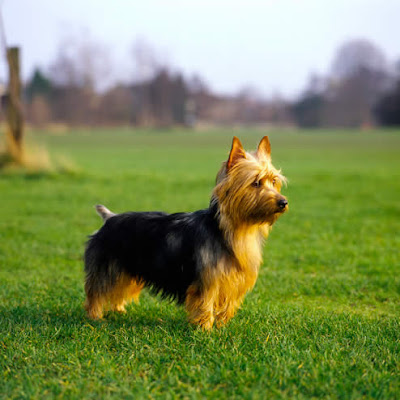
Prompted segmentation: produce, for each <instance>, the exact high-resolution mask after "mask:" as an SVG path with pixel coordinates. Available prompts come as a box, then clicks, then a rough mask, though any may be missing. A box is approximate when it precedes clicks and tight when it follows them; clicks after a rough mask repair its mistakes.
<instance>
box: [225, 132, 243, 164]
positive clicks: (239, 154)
mask: <svg viewBox="0 0 400 400" xmlns="http://www.w3.org/2000/svg"><path fill="white" fill-rule="evenodd" d="M242 158H246V152H245V151H244V148H243V146H242V143H240V140H239V139H238V138H237V137H236V136H234V137H233V141H232V148H231V152H230V153H229V157H228V161H227V162H226V169H227V170H228V171H229V170H230V169H231V168H232V167H233V166H234V165H235V164H236V163H237V162H238V161H239V160H241V159H242Z"/></svg>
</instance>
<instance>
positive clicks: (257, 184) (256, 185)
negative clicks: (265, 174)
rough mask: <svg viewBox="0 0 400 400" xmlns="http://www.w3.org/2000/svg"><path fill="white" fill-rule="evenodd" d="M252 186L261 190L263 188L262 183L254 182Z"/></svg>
mask: <svg viewBox="0 0 400 400" xmlns="http://www.w3.org/2000/svg"><path fill="white" fill-rule="evenodd" d="M252 186H253V187H255V188H259V187H260V186H261V183H260V181H254V182H253V183H252Z"/></svg>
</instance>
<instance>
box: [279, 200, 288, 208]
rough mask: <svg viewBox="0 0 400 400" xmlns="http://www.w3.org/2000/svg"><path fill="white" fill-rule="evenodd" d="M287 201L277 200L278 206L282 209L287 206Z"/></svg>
mask: <svg viewBox="0 0 400 400" xmlns="http://www.w3.org/2000/svg"><path fill="white" fill-rule="evenodd" d="M287 204H288V202H287V200H286V199H281V200H278V207H279V208H280V209H281V210H283V209H284V208H285V207H286V206H287Z"/></svg>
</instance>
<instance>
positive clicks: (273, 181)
mask: <svg viewBox="0 0 400 400" xmlns="http://www.w3.org/2000/svg"><path fill="white" fill-rule="evenodd" d="M272 184H273V185H274V186H275V185H276V178H274V179H272Z"/></svg>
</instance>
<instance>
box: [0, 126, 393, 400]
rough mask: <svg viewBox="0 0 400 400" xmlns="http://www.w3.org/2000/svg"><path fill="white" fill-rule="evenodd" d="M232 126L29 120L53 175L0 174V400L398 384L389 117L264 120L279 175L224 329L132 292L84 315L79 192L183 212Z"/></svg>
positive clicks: (82, 196)
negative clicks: (281, 185)
mask: <svg viewBox="0 0 400 400" xmlns="http://www.w3.org/2000/svg"><path fill="white" fill-rule="evenodd" d="M233 134H236V135H238V136H239V137H240V138H241V139H243V143H244V144H245V147H247V148H249V147H250V148H252V147H253V148H254V147H255V146H256V144H257V143H258V140H259V139H260V138H261V137H262V135H263V132H255V131H234V132H231V131H227V130H226V131H218V132H217V131H215V132H197V133H196V132H185V131H180V132H176V131H174V132H162V131H160V132H157V131H155V132H147V131H137V132H132V131H129V130H128V129H125V130H124V129H115V130H111V129H110V130H93V131H90V130H81V131H78V130H76V131H74V132H70V133H68V134H65V135H62V136H60V135H52V134H51V133H42V134H40V133H38V132H36V133H35V134H34V135H32V136H33V139H34V140H35V141H41V142H42V143H45V144H46V146H47V148H48V149H49V150H50V152H51V154H52V155H53V156H54V157H57V156H59V155H65V156H66V157H68V158H69V159H70V160H71V161H73V162H74V163H75V164H76V166H77V167H78V169H77V171H75V172H74V171H72V172H64V173H24V172H21V171H15V170H10V171H4V172H2V173H0V364H1V369H0V395H1V397H2V398H11V399H13V398H16V399H17V398H18V399H20V398H29V399H32V398H33V399H46V398H68V399H82V398H88V399H90V398H91V399H100V398H102V399H107V398H115V399H141V398H166V399H168V398H188V399H191V398H211V399H212V398H218V399H220V398H226V399H232V398H240V399H242V398H245V399H271V398H282V399H286V398H295V399H305V398H317V397H321V398H328V399H358V398H366V399H369V398H380V399H394V398H398V397H399V396H400V323H399V315H400V255H399V254H400V253H399V249H400V235H399V232H400V158H399V154H400V132H396V131H392V132H382V131H377V132H369V133H360V132H357V131H346V132H340V131H337V132H334V131H315V132H312V131H310V132H302V131H300V132H271V133H269V135H270V139H271V142H272V151H273V160H274V164H275V166H277V167H281V168H282V169H283V172H284V173H285V174H286V175H287V177H288V179H289V185H288V187H287V188H286V189H284V193H285V194H287V196H288V198H289V202H290V211H289V213H287V214H286V215H284V216H283V217H282V218H281V219H280V220H279V221H278V222H277V224H276V226H275V227H274V229H273V231H272V233H271V236H270V238H269V239H268V241H267V244H266V247H265V251H264V265H263V266H262V268H261V271H260V277H259V280H258V281H257V284H256V287H255V289H254V290H253V291H252V292H251V293H250V294H248V296H247V297H246V300H245V302H244V304H243V306H242V308H241V309H240V310H239V312H238V314H237V316H236V317H235V318H234V319H233V320H232V321H231V322H230V323H229V324H228V325H227V326H226V327H224V328H222V329H219V330H217V329H216V330H214V331H212V332H202V331H201V330H198V329H196V328H193V327H191V326H189V325H188V323H187V320H186V316H185V313H184V310H183V309H182V308H179V307H177V306H175V305H174V304H172V305H171V304H169V303H168V302H167V301H160V300H159V299H155V298H154V297H152V296H150V295H149V294H148V293H146V292H145V293H144V294H143V296H142V298H141V303H140V305H139V306H136V305H135V306H130V307H129V309H128V313H127V314H126V315H109V316H108V318H106V319H105V321H103V322H93V321H89V320H88V319H87V318H86V317H85V314H84V310H83V308H82V304H83V300H84V293H83V272H82V269H83V267H82V261H81V257H82V253H83V248H84V242H85V240H86V236H87V235H88V234H90V233H91V232H93V231H94V230H96V229H98V228H99V227H100V225H101V222H100V219H99V217H98V216H97V215H96V214H95V212H94V209H93V205H94V204H96V203H103V204H105V205H107V206H108V207H109V208H111V209H112V210H114V211H116V212H122V211H126V210H160V209H161V210H165V211H170V212H172V211H191V210H195V209H199V208H204V207H206V206H207V204H208V199H209V195H210V192H211V189H212V186H213V182H214V177H215V174H216V172H217V170H218V169H219V166H220V162H221V161H222V160H223V159H225V158H226V157H227V154H228V151H229V148H230V143H231V137H232V135H233Z"/></svg>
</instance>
